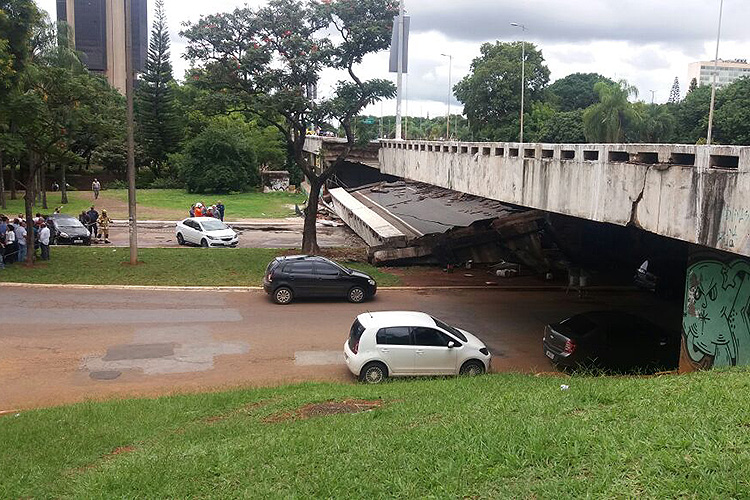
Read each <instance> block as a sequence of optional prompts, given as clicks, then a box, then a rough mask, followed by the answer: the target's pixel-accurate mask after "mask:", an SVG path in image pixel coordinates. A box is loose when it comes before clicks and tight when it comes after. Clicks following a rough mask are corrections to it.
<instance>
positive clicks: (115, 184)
mask: <svg viewBox="0 0 750 500" xmlns="http://www.w3.org/2000/svg"><path fill="white" fill-rule="evenodd" d="M106 188H107V189H127V188H128V183H127V182H125V181H121V180H120V179H116V180H114V181H112V182H110V183H109V184H107V186H106Z"/></svg>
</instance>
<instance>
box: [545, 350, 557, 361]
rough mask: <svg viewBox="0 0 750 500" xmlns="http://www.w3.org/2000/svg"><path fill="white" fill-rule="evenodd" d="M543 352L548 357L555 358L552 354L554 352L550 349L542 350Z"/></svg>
mask: <svg viewBox="0 0 750 500" xmlns="http://www.w3.org/2000/svg"><path fill="white" fill-rule="evenodd" d="M544 354H545V355H546V356H547V357H548V358H549V359H555V355H554V354H552V351H544Z"/></svg>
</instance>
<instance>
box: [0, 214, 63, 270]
mask: <svg viewBox="0 0 750 500" xmlns="http://www.w3.org/2000/svg"><path fill="white" fill-rule="evenodd" d="M30 230H31V231H33V233H32V234H33V237H32V241H33V247H34V248H33V250H32V252H34V253H36V250H37V249H39V250H40V251H41V254H42V255H41V258H42V260H49V244H50V236H51V233H50V229H49V222H48V218H47V217H44V216H42V214H36V217H34V219H32V224H31V229H30ZM28 231H29V229H28V224H27V221H25V220H24V218H23V215H22V214H18V217H16V218H14V219H13V220H12V221H11V220H10V219H9V218H8V217H6V216H5V215H4V214H0V269H5V266H6V264H12V263H14V262H24V261H25V260H26V257H27V255H28V241H27V237H28Z"/></svg>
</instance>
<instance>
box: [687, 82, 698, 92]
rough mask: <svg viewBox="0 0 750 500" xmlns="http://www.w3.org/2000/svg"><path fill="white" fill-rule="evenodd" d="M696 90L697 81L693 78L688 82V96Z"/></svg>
mask: <svg viewBox="0 0 750 500" xmlns="http://www.w3.org/2000/svg"><path fill="white" fill-rule="evenodd" d="M697 88H698V80H696V79H695V78H693V79H692V80H690V86H689V87H688V91H687V93H688V94H689V93H690V92H692V91H693V90H695V89H697Z"/></svg>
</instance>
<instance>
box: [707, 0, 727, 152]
mask: <svg viewBox="0 0 750 500" xmlns="http://www.w3.org/2000/svg"><path fill="white" fill-rule="evenodd" d="M723 14H724V0H721V3H720V4H719V31H718V33H717V34H716V57H715V58H714V77H713V81H712V82H711V107H710V109H709V111H708V135H707V136H706V145H707V146H710V145H711V139H712V133H713V128H714V108H715V107H716V75H717V74H718V73H719V42H720V41H721V18H722V16H723Z"/></svg>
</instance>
